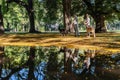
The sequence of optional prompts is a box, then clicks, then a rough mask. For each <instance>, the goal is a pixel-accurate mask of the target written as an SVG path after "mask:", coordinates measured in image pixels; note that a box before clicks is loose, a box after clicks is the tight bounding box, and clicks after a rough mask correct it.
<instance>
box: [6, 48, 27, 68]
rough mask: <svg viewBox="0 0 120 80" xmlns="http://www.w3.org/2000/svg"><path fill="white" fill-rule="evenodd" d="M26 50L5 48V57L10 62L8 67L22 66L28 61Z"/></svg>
mask: <svg viewBox="0 0 120 80" xmlns="http://www.w3.org/2000/svg"><path fill="white" fill-rule="evenodd" d="M28 50H29V49H28V48H27V47H17V46H6V47H5V55H6V57H7V58H8V59H10V61H11V62H10V65H9V66H12V67H16V66H18V65H22V64H24V63H25V62H26V60H27V59H28V56H27V53H28Z"/></svg>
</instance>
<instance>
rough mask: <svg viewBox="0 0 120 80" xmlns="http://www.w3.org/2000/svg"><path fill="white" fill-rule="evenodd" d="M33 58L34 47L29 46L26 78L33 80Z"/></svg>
mask: <svg viewBox="0 0 120 80" xmlns="http://www.w3.org/2000/svg"><path fill="white" fill-rule="evenodd" d="M34 59H35V47H30V55H29V59H28V66H29V72H28V80H35V76H34V67H35V63H34Z"/></svg>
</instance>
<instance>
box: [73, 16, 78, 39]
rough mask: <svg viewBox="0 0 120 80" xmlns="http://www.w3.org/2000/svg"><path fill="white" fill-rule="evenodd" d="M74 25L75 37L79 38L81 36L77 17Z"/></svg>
mask: <svg viewBox="0 0 120 80" xmlns="http://www.w3.org/2000/svg"><path fill="white" fill-rule="evenodd" d="M73 24H74V30H75V36H76V37H77V36H79V28H78V18H77V16H76V15H75V16H74V21H73Z"/></svg>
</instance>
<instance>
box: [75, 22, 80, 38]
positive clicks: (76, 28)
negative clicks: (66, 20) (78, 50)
mask: <svg viewBox="0 0 120 80" xmlns="http://www.w3.org/2000/svg"><path fill="white" fill-rule="evenodd" d="M74 28H75V36H76V37H77V36H79V29H78V25H77V24H75V27H74Z"/></svg>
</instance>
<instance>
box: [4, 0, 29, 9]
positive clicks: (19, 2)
mask: <svg viewBox="0 0 120 80" xmlns="http://www.w3.org/2000/svg"><path fill="white" fill-rule="evenodd" d="M6 2H7V3H12V2H15V3H17V4H19V5H21V6H23V7H24V8H26V10H28V5H27V4H26V3H25V2H23V1H20V0H7V1H6Z"/></svg>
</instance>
